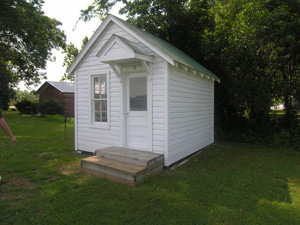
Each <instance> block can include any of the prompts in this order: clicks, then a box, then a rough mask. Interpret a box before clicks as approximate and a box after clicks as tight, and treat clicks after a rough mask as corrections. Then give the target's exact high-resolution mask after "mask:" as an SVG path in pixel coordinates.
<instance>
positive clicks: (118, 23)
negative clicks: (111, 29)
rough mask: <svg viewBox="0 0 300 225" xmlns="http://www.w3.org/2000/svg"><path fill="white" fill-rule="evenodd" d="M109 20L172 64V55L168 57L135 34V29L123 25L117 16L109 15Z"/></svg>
mask: <svg viewBox="0 0 300 225" xmlns="http://www.w3.org/2000/svg"><path fill="white" fill-rule="evenodd" d="M111 20H112V21H113V22H115V23H116V24H117V25H119V26H120V27H122V28H123V29H124V30H125V31H127V32H128V33H130V34H131V35H132V36H133V37H135V38H136V39H137V40H139V41H140V42H141V43H143V44H144V45H146V46H147V47H148V48H150V49H151V50H153V51H154V52H155V53H156V54H157V55H159V56H160V57H162V58H163V59H164V60H166V61H167V62H168V63H170V64H171V65H172V66H174V59H173V58H172V57H170V56H169V55H167V54H165V53H163V52H162V51H161V50H160V49H158V48H157V47H156V46H154V45H153V44H151V43H149V42H148V41H146V40H145V39H144V38H142V37H141V36H140V35H139V34H137V33H136V32H135V31H133V30H132V29H130V28H129V27H127V26H125V25H124V24H123V23H122V22H121V21H119V20H118V19H117V18H115V17H113V16H112V17H111Z"/></svg>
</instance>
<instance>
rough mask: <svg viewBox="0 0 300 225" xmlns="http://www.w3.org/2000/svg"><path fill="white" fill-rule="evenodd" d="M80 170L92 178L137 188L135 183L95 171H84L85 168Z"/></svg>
mask: <svg viewBox="0 0 300 225" xmlns="http://www.w3.org/2000/svg"><path fill="white" fill-rule="evenodd" d="M81 170H82V171H83V172H85V173H87V174H90V175H92V176H96V177H101V178H105V179H108V180H111V181H113V182H116V183H121V184H126V185H129V186H133V187H136V186H137V184H136V182H132V181H128V180H123V179H120V178H118V177H112V176H109V175H107V174H103V173H99V172H96V171H93V170H88V169H85V168H81Z"/></svg>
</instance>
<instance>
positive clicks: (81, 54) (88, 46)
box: [67, 16, 111, 74]
mask: <svg viewBox="0 0 300 225" xmlns="http://www.w3.org/2000/svg"><path fill="white" fill-rule="evenodd" d="M109 17H111V16H108V18H107V19H106V20H104V21H103V22H102V23H101V24H100V26H99V27H98V28H97V30H96V31H95V33H94V34H93V35H92V37H91V38H90V39H89V41H88V42H87V43H86V44H85V46H84V48H83V49H82V50H81V51H80V52H79V54H78V56H77V57H76V58H75V60H74V61H73V63H72V64H71V65H70V66H69V68H68V70H67V73H68V74H72V73H74V71H75V69H76V68H77V66H78V65H79V64H80V62H81V60H82V59H83V58H84V57H85V56H86V54H87V53H88V52H89V50H90V49H91V48H92V47H93V45H94V44H95V42H96V41H97V40H98V38H99V36H100V35H101V34H102V33H103V32H104V30H105V29H106V28H107V27H108V25H109V23H110V21H111V19H110V18H109Z"/></svg>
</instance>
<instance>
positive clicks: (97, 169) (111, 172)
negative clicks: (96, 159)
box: [81, 160, 135, 182]
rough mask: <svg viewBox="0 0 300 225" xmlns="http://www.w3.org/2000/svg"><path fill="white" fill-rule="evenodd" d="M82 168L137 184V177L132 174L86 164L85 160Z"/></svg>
mask: <svg viewBox="0 0 300 225" xmlns="http://www.w3.org/2000/svg"><path fill="white" fill-rule="evenodd" d="M81 168H83V169H86V170H91V171H94V172H97V173H102V174H105V175H107V176H111V177H118V178H119V179H122V180H127V181H130V182H135V177H134V175H132V174H128V173H125V172H124V171H118V170H115V169H112V168H110V167H107V166H100V165H97V164H94V163H91V162H86V161H84V160H82V161H81Z"/></svg>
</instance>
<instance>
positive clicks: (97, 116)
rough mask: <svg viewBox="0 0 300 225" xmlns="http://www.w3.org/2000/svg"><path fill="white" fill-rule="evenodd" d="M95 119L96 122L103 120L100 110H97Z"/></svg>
mask: <svg viewBox="0 0 300 225" xmlns="http://www.w3.org/2000/svg"><path fill="white" fill-rule="evenodd" d="M95 121H96V122H101V119H100V112H95Z"/></svg>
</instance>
